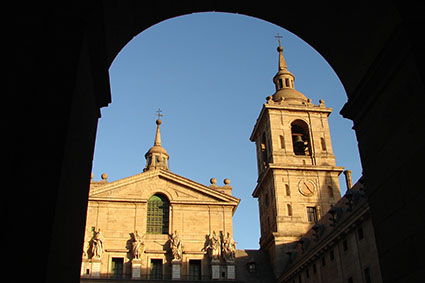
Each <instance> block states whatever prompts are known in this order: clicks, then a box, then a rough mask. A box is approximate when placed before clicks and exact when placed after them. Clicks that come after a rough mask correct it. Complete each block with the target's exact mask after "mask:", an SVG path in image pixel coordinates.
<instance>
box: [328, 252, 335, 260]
mask: <svg viewBox="0 0 425 283" xmlns="http://www.w3.org/2000/svg"><path fill="white" fill-rule="evenodd" d="M329 258H330V259H331V260H334V259H335V254H334V250H330V252H329Z"/></svg>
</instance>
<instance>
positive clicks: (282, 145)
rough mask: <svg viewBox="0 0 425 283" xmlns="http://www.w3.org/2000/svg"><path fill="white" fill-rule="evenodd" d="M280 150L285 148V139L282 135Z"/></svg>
mask: <svg viewBox="0 0 425 283" xmlns="http://www.w3.org/2000/svg"><path fill="white" fill-rule="evenodd" d="M280 148H285V138H284V137H283V136H282V135H280Z"/></svg>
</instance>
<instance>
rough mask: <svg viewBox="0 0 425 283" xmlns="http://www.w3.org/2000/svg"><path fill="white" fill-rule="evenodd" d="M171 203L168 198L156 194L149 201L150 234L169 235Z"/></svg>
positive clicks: (148, 224)
mask: <svg viewBox="0 0 425 283" xmlns="http://www.w3.org/2000/svg"><path fill="white" fill-rule="evenodd" d="M169 207H170V203H169V202H168V199H167V197H166V196H164V195H161V194H155V195H153V196H151V197H150V198H149V200H148V219H147V227H146V232H147V233H148V234H168V215H169Z"/></svg>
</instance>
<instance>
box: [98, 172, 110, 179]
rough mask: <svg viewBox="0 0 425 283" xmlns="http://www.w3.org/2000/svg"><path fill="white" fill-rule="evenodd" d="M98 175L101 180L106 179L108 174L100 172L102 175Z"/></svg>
mask: <svg viewBox="0 0 425 283" xmlns="http://www.w3.org/2000/svg"><path fill="white" fill-rule="evenodd" d="M100 177H101V178H102V180H106V179H108V174H106V173H102V175H101V176H100Z"/></svg>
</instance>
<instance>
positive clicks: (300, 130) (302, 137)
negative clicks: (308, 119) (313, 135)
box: [291, 120, 311, 155]
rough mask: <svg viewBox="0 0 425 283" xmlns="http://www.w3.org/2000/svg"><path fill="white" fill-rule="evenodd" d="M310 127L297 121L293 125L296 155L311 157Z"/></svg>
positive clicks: (292, 131)
mask: <svg viewBox="0 0 425 283" xmlns="http://www.w3.org/2000/svg"><path fill="white" fill-rule="evenodd" d="M308 132H309V131H308V125H307V124H306V123H305V122H304V121H302V120H295V121H294V122H292V124H291V133H292V145H293V147H294V153H295V155H310V152H311V149H310V137H309V134H308Z"/></svg>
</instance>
